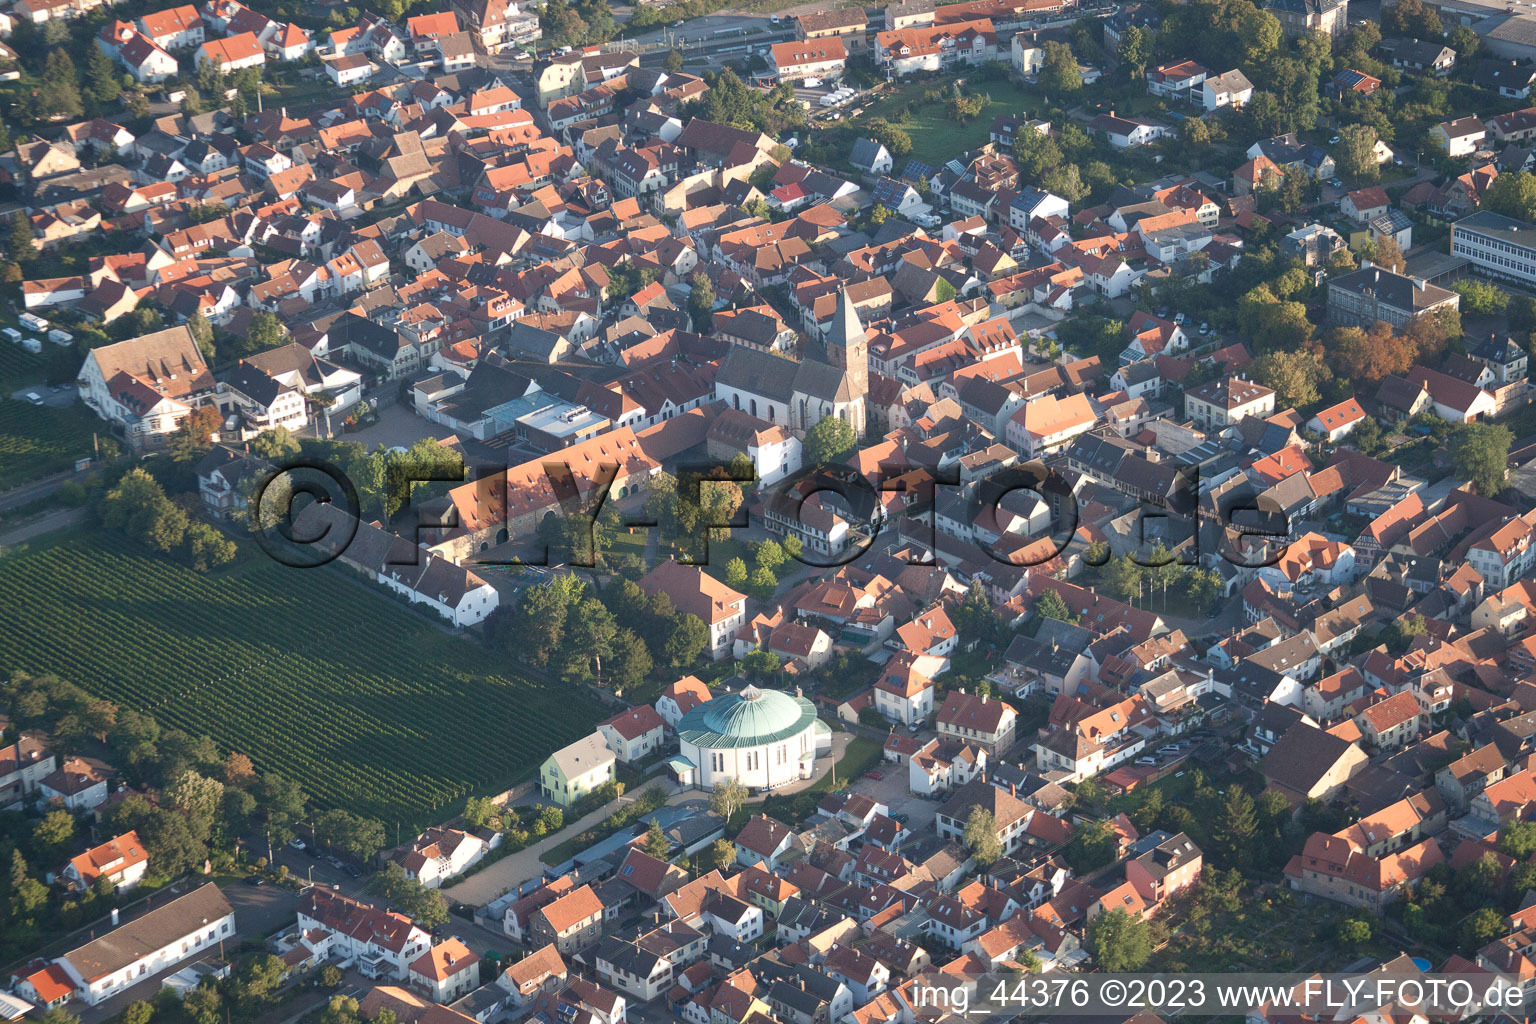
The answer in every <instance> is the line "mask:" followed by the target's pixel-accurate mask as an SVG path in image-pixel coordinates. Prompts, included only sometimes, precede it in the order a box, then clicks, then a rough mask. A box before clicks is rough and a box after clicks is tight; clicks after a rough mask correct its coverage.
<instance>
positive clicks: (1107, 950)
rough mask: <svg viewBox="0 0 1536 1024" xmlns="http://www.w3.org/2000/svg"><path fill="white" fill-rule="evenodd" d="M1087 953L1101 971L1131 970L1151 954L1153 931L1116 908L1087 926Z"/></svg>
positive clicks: (1140, 920) (1118, 971)
mask: <svg viewBox="0 0 1536 1024" xmlns="http://www.w3.org/2000/svg"><path fill="white" fill-rule="evenodd" d="M1088 950H1089V952H1091V953H1092V954H1093V959H1094V962H1095V963H1097V964H1098V965H1099V969H1100V970H1101V971H1105V972H1108V973H1111V974H1115V973H1122V972H1125V971H1134V970H1136V969H1137V968H1139V967H1141V966H1142V965H1143V964H1145V963H1146V962H1147V958H1148V957H1150V956H1151V955H1152V930H1151V928H1149V927H1148V926H1147V922H1145V921H1143V920H1142V919H1141V918H1139V917H1133V916H1131V915H1130V914H1127V913H1126V912H1125V911H1124V910H1122V909H1120V908H1119V907H1116V908H1115V909H1114V910H1106V911H1104V912H1103V913H1101V914H1099V915H1098V916H1097V917H1095V918H1094V919H1093V920H1092V921H1090V922H1089V923H1088Z"/></svg>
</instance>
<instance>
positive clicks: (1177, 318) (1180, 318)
mask: <svg viewBox="0 0 1536 1024" xmlns="http://www.w3.org/2000/svg"><path fill="white" fill-rule="evenodd" d="M1173 322H1174V323H1176V324H1178V325H1179V326H1180V327H1183V326H1184V314H1183V313H1175V314H1174V315H1173Z"/></svg>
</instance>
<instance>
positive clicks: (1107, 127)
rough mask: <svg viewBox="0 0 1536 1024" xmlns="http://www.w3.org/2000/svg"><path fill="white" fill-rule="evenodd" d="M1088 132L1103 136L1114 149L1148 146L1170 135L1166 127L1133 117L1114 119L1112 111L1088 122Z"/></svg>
mask: <svg viewBox="0 0 1536 1024" xmlns="http://www.w3.org/2000/svg"><path fill="white" fill-rule="evenodd" d="M1088 130H1089V131H1090V132H1095V133H1097V134H1099V135H1102V136H1104V137H1105V138H1106V139H1108V140H1109V144H1110V145H1111V146H1113V147H1114V148H1115V149H1131V148H1133V147H1135V146H1145V145H1149V144H1150V143H1153V142H1156V141H1157V140H1158V139H1161V138H1164V137H1166V136H1168V135H1170V134H1171V133H1170V132H1169V131H1168V126H1167V125H1162V124H1158V123H1157V122H1155V121H1142V120H1140V119H1138V118H1134V117H1116V116H1115V113H1114V111H1110V112H1109V113H1108V114H1100V115H1099V116H1098V117H1095V118H1094V119H1093V120H1092V121H1089V122H1088Z"/></svg>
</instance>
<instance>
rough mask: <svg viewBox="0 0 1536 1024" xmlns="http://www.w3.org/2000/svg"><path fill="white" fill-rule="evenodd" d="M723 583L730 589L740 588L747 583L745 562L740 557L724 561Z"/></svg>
mask: <svg viewBox="0 0 1536 1024" xmlns="http://www.w3.org/2000/svg"><path fill="white" fill-rule="evenodd" d="M725 585H726V586H728V587H730V588H731V589H732V590H740V589H741V588H742V587H745V586H746V585H747V563H746V562H743V561H742V560H741V559H740V558H732V559H731V560H730V561H728V562H726V563H725Z"/></svg>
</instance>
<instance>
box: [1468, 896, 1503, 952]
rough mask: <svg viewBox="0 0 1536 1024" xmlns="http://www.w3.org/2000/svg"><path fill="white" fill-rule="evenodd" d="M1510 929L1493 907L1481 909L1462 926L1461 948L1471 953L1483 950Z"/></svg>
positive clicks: (1474, 912)
mask: <svg viewBox="0 0 1536 1024" xmlns="http://www.w3.org/2000/svg"><path fill="white" fill-rule="evenodd" d="M1506 931H1508V928H1507V927H1506V926H1505V924H1504V916H1503V915H1502V914H1500V913H1499V912H1498V911H1497V910H1494V909H1493V908H1492V907H1479V908H1478V909H1477V910H1475V911H1473V912H1472V915H1471V916H1470V917H1468V918H1467V919H1466V921H1465V922H1464V923H1463V924H1462V926H1461V946H1462V948H1463V949H1464V950H1466V951H1467V952H1469V953H1472V952H1475V951H1477V950H1479V949H1482V948H1483V947H1484V946H1486V945H1488V943H1490V942H1492V941H1493V940H1494V939H1496V938H1498V937H1499V936H1500V935H1503V934H1504V933H1505V932H1506Z"/></svg>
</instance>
